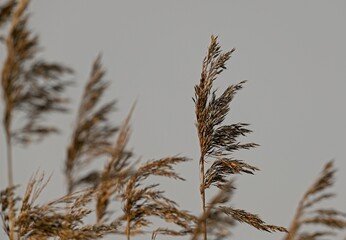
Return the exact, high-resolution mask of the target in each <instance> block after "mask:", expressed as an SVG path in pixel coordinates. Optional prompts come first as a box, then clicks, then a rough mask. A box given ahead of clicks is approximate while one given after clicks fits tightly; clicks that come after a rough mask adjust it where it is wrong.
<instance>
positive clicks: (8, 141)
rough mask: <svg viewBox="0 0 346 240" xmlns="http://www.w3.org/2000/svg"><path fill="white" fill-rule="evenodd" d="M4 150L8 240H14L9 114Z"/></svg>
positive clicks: (6, 119) (8, 116)
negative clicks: (7, 196)
mask: <svg viewBox="0 0 346 240" xmlns="http://www.w3.org/2000/svg"><path fill="white" fill-rule="evenodd" d="M4 124H5V131H6V136H5V137H6V148H7V177H8V189H9V191H10V194H9V223H10V224H9V225H10V229H9V230H10V240H13V239H14V217H15V216H14V201H13V166H12V141H11V131H10V114H6V117H5V120H4Z"/></svg>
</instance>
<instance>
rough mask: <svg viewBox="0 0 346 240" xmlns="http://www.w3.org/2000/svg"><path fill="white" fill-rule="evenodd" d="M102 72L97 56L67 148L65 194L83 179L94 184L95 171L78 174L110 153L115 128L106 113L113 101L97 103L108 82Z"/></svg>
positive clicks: (111, 109) (112, 108) (95, 182)
mask: <svg viewBox="0 0 346 240" xmlns="http://www.w3.org/2000/svg"><path fill="white" fill-rule="evenodd" d="M104 75H105V70H104V69H103V68H102V65H101V57H100V56H99V57H98V58H97V59H96V60H95V61H94V63H93V66H92V70H91V73H90V77H89V80H88V82H87V84H86V86H85V89H84V93H83V96H82V101H81V104H80V106H79V110H78V114H77V119H76V121H75V127H74V130H73V134H72V138H71V142H70V145H69V147H68V150H67V157H66V161H65V175H66V180H67V192H68V193H72V192H73V190H74V189H75V188H76V187H77V185H79V184H80V183H83V182H89V183H93V184H97V182H98V181H99V177H100V176H99V175H98V174H97V173H94V172H92V173H89V174H87V176H78V174H79V173H80V171H81V170H82V169H83V168H84V167H85V166H87V165H88V164H89V163H90V162H91V161H93V160H95V159H97V158H98V157H110V156H111V152H112V143H111V137H112V136H113V135H114V134H115V132H116V131H117V128H116V127H114V126H113V125H112V124H111V123H110V121H109V120H108V118H109V114H110V113H111V112H112V111H114V108H115V101H110V102H107V103H105V104H102V105H101V106H98V103H99V102H100V100H101V97H102V95H103V94H104V91H105V90H106V89H107V87H108V85H109V84H108V82H106V81H105V80H104Z"/></svg>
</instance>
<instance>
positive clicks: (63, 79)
mask: <svg viewBox="0 0 346 240" xmlns="http://www.w3.org/2000/svg"><path fill="white" fill-rule="evenodd" d="M29 3H30V1H29V0H8V1H5V2H2V3H1V4H0V30H1V32H0V42H1V43H2V44H4V46H5V49H6V53H5V55H4V63H3V66H2V70H1V89H2V95H3V98H2V99H3V105H4V112H3V128H4V130H5V131H4V132H5V141H4V142H5V143H6V148H7V177H8V184H7V188H6V189H4V190H2V191H1V192H0V205H1V210H0V216H1V220H2V223H3V229H4V231H5V233H6V234H7V236H8V238H9V239H11V240H15V239H32V240H41V239H42V240H46V239H80V240H82V239H102V238H104V237H106V236H109V235H111V237H112V238H117V237H118V235H123V236H126V238H127V239H128V240H130V239H131V237H133V236H135V235H139V234H143V235H149V234H150V235H151V239H152V240H154V239H157V238H159V237H160V236H161V235H168V236H170V238H174V237H177V236H180V237H182V236H184V237H185V238H186V239H191V240H197V239H204V240H207V239H208V238H209V239H219V240H221V239H231V238H232V232H233V229H234V228H235V225H236V224H237V223H238V222H241V223H246V224H248V225H249V226H251V227H254V228H256V229H258V230H261V231H266V232H270V233H271V232H285V233H284V234H285V236H284V239H285V240H318V239H321V238H323V237H331V236H332V235H334V234H335V233H336V231H335V230H343V229H345V228H346V220H345V219H346V214H345V213H343V212H341V211H339V210H337V209H335V208H324V207H318V205H319V203H320V202H322V201H324V200H328V199H330V198H332V197H334V196H335V195H334V194H333V193H330V192H329V191H328V190H329V189H330V188H331V187H332V185H333V183H334V174H335V167H334V166H333V162H328V163H327V164H326V166H325V167H324V169H323V171H322V173H321V175H320V176H319V177H318V179H317V180H316V181H315V182H314V183H313V185H312V186H311V187H310V188H309V189H308V190H307V192H306V193H305V194H304V196H303V198H302V200H301V201H300V203H299V205H298V208H297V211H296V215H295V217H294V219H293V221H292V223H291V226H290V228H289V229H288V230H287V229H286V228H284V227H281V226H276V225H272V224H267V223H265V221H263V220H262V219H261V218H260V217H259V216H258V215H256V214H253V213H250V212H248V211H245V210H243V209H239V208H235V207H232V205H233V203H232V202H231V199H232V196H233V195H234V194H235V192H236V187H235V185H236V184H235V180H234V178H233V177H234V176H236V175H239V174H243V173H245V174H251V175H253V174H255V173H256V172H257V171H259V169H258V168H257V167H255V166H252V165H250V164H248V163H246V162H245V161H244V160H240V159H237V158H235V157H234V152H236V151H240V150H250V149H252V148H255V147H257V146H258V144H256V143H252V142H245V143H242V142H240V140H239V138H240V137H244V136H247V135H248V134H249V133H251V130H250V129H249V124H247V123H243V122H240V123H233V124H225V123H224V122H225V118H226V116H227V115H228V114H229V112H230V104H231V102H232V100H233V99H234V97H235V95H236V93H237V92H239V91H240V90H241V89H242V88H243V86H244V84H245V82H246V81H241V82H239V83H236V84H232V85H230V86H229V87H227V88H226V89H225V90H224V91H223V92H222V93H221V94H220V95H218V92H217V91H216V90H215V87H214V85H215V82H216V80H217V77H218V76H219V75H220V74H221V73H222V72H223V71H224V70H225V69H226V63H227V61H228V60H229V59H230V58H231V56H232V54H233V52H234V49H232V50H230V51H227V52H223V51H222V50H221V47H220V45H219V43H218V38H217V37H215V36H211V41H210V44H209V47H208V50H207V53H206V56H205V58H204V60H203V62H202V71H201V78H200V81H199V83H198V84H197V85H196V86H195V88H194V98H193V100H194V103H195V109H194V110H195V115H196V128H197V133H198V141H199V150H200V156H199V170H198V171H196V174H197V175H200V184H199V189H200V195H201V205H202V207H201V209H202V210H201V212H200V214H197V215H194V214H192V213H191V212H189V211H187V210H184V209H181V208H180V207H179V205H178V203H176V202H175V201H174V199H170V198H168V197H167V196H166V192H167V191H169V189H161V186H160V185H159V184H158V183H152V182H149V181H150V179H151V180H152V177H154V176H155V179H156V178H157V177H159V178H168V179H170V180H172V181H175V180H179V181H183V180H184V179H183V177H181V176H180V174H179V173H178V172H177V171H176V170H175V166H176V165H179V164H183V163H185V162H187V161H189V160H190V158H188V157H185V156H177V155H175V156H166V157H162V158H159V159H154V160H149V161H143V160H142V158H140V157H137V154H136V153H135V152H134V150H133V149H131V148H129V146H128V142H129V140H130V137H131V132H132V128H131V119H132V117H133V114H134V109H135V105H136V104H133V106H132V108H131V109H130V110H129V113H128V114H127V116H126V117H125V119H124V120H123V121H122V123H121V124H119V126H115V124H114V123H113V120H111V114H112V113H113V112H114V110H115V103H116V101H114V100H112V101H108V102H107V101H106V102H104V101H103V96H104V93H105V92H106V91H107V89H108V87H109V85H110V82H109V81H107V80H105V76H106V71H105V68H104V67H103V64H102V62H101V56H98V57H97V58H96V59H95V60H94V62H93V64H92V66H91V71H90V75H89V78H88V79H87V81H86V84H85V87H84V92H83V94H82V98H81V100H80V105H79V108H78V110H77V113H76V118H75V123H74V127H73V129H72V131H71V138H70V140H69V142H68V143H67V144H66V145H67V149H66V159H65V162H64V163H63V164H64V176H65V179H66V182H65V184H66V194H63V196H61V197H59V198H56V199H53V200H46V201H40V200H39V198H40V196H41V195H42V193H43V191H44V190H45V189H46V188H48V187H50V186H49V180H50V179H51V177H52V176H50V177H45V174H44V173H40V172H36V173H34V174H33V175H32V177H31V178H30V179H29V180H28V182H27V183H23V185H26V190H25V192H24V194H19V193H18V186H19V185H18V184H16V182H15V179H14V176H13V172H14V170H13V169H12V168H13V167H12V162H13V157H12V148H13V146H14V144H18V145H19V146H22V145H28V144H29V143H32V142H37V141H40V140H43V139H44V138H45V137H46V136H48V135H49V134H51V133H58V132H59V129H58V127H56V126H52V125H51V124H49V123H48V122H47V121H46V119H45V117H46V116H47V115H48V114H51V113H54V112H58V113H67V110H68V106H67V103H68V98H67V97H66V96H64V92H65V90H66V88H67V87H69V86H70V85H71V83H72V82H71V81H69V80H68V79H67V77H68V76H70V75H71V74H72V73H73V70H72V69H71V68H70V67H67V66H65V65H63V64H60V63H55V62H48V61H46V60H44V59H40V58H39V57H38V53H39V50H40V49H41V47H40V45H39V38H38V36H37V35H35V34H33V33H32V31H31V30H30V29H29V27H28V21H29V14H28V5H29ZM16 118H20V119H23V120H22V121H20V122H19V123H16V124H15V123H14V119H16ZM148 138H149V137H148ZM95 161H98V163H100V164H98V165H99V166H100V167H99V168H98V169H91V168H90V165H91V163H93V162H95ZM207 161H208V162H211V164H210V166H208V165H207V164H206V162H207ZM172 184H174V182H173V183H172ZM214 187H216V188H217V192H216V194H215V195H214V196H211V198H210V199H208V198H206V191H208V190H210V189H211V188H214ZM118 205H119V206H121V209H114V206H118ZM119 210H120V211H119ZM93 214H94V215H93ZM87 219H88V220H89V222H90V219H92V220H93V221H92V223H87ZM154 219H155V220H160V223H156V222H155V225H154V224H153V222H154ZM306 225H312V226H316V227H317V226H320V225H322V226H324V227H326V230H324V229H322V230H320V228H318V230H316V231H307V230H305V226H306ZM287 231H288V232H287ZM286 232H287V233H286Z"/></svg>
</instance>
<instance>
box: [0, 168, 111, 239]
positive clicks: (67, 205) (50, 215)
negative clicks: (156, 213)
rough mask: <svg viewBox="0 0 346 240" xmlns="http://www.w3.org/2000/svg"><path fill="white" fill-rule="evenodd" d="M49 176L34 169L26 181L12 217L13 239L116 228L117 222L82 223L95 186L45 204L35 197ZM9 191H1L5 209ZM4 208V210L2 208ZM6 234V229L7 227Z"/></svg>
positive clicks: (78, 235) (88, 234)
mask: <svg viewBox="0 0 346 240" xmlns="http://www.w3.org/2000/svg"><path fill="white" fill-rule="evenodd" d="M48 182H49V179H47V180H44V175H43V174H41V175H40V176H38V174H37V173H36V174H35V175H34V176H33V177H32V178H31V179H30V181H29V182H28V185H27V188H26V191H25V194H24V197H23V199H22V200H21V201H19V198H16V202H21V207H20V208H19V210H18V211H17V214H16V218H15V228H16V229H15V231H16V234H17V236H16V239H51V238H58V239H81V240H82V239H99V238H101V237H103V236H104V235H106V234H109V233H115V232H117V227H118V226H117V225H116V224H108V225H106V224H94V225H87V224H84V223H83V222H84V218H85V217H86V216H87V215H89V214H90V213H91V212H92V211H91V210H90V206H88V205H90V202H91V200H92V199H93V198H94V197H95V190H94V189H84V190H82V191H79V192H75V193H73V194H68V195H66V196H63V197H61V198H58V199H56V200H53V201H49V202H47V203H44V204H37V203H36V202H37V199H38V197H39V196H40V194H41V192H42V191H43V189H44V188H45V187H46V186H47V184H48ZM6 202H8V195H7V194H5V193H4V192H2V193H1V207H2V208H5V209H6V206H7V205H6V204H4V203H6ZM2 212H4V211H2ZM7 233H8V235H9V231H7Z"/></svg>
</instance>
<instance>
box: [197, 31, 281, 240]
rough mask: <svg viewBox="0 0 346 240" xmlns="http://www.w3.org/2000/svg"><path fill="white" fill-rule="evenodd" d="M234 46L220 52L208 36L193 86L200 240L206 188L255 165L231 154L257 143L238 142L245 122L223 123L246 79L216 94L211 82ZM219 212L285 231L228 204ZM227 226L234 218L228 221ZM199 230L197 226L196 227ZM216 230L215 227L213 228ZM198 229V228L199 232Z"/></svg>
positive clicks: (221, 184) (205, 229) (221, 186)
mask: <svg viewBox="0 0 346 240" xmlns="http://www.w3.org/2000/svg"><path fill="white" fill-rule="evenodd" d="M234 51H235V49H232V50H231V51H228V52H225V53H223V52H222V51H221V47H220V45H219V43H218V42H217V37H214V36H211V41H210V45H209V47H208V51H207V54H206V56H205V58H204V60H203V65H202V73H201V79H200V82H199V84H198V85H196V86H195V97H194V98H193V101H194V103H195V113H196V120H197V123H196V127H197V132H198V139H199V145H200V160H199V164H200V193H201V198H202V211H203V213H204V216H205V217H203V218H202V225H203V226H202V229H203V231H202V232H203V239H204V240H207V237H208V216H209V215H205V213H206V212H207V210H206V199H205V190H206V189H208V188H209V187H210V186H213V185H214V186H216V187H218V188H219V189H221V190H222V189H224V188H229V186H227V185H228V181H229V180H228V177H229V176H230V175H233V174H240V173H248V174H254V171H257V170H259V169H258V168H256V167H254V166H251V165H249V164H247V163H245V162H243V161H241V160H236V159H234V158H233V157H232V153H234V152H235V151H238V150H242V149H251V148H254V147H256V146H258V144H256V143H240V142H239V141H238V138H239V137H240V136H246V135H247V134H248V133H251V130H249V129H248V128H247V126H248V124H246V123H235V124H231V125H222V123H223V122H224V120H225V117H226V115H227V114H228V112H229V110H230V103H231V101H232V100H233V98H234V96H235V94H236V93H237V92H238V91H239V90H240V89H242V87H243V84H244V83H245V81H241V82H240V83H238V84H235V85H230V86H229V87H227V88H226V90H225V91H224V92H223V93H222V94H221V95H220V96H219V97H217V96H216V92H217V91H216V90H213V89H212V88H213V83H214V81H215V80H216V78H217V76H218V75H219V74H220V73H222V72H223V70H225V69H226V62H227V61H228V60H229V59H230V58H231V55H232V53H233V52H234ZM210 158H211V159H213V160H214V162H213V164H212V165H211V166H210V168H209V169H208V170H207V171H205V165H204V163H205V161H206V160H207V159H210ZM218 211H219V212H214V215H217V216H218V217H219V216H220V213H223V214H226V215H229V216H230V217H231V218H233V219H234V220H237V221H240V222H246V223H249V224H250V225H252V226H254V227H256V228H258V229H261V230H267V231H285V229H284V228H282V227H277V226H270V225H264V222H263V221H262V220H260V219H259V218H258V217H257V216H256V215H253V214H250V213H247V212H245V211H243V210H236V209H233V208H229V207H219V208H218ZM229 223H230V225H231V224H233V221H230V222H229ZM199 229H200V228H199ZM214 229H215V228H214ZM198 232H200V231H198Z"/></svg>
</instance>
